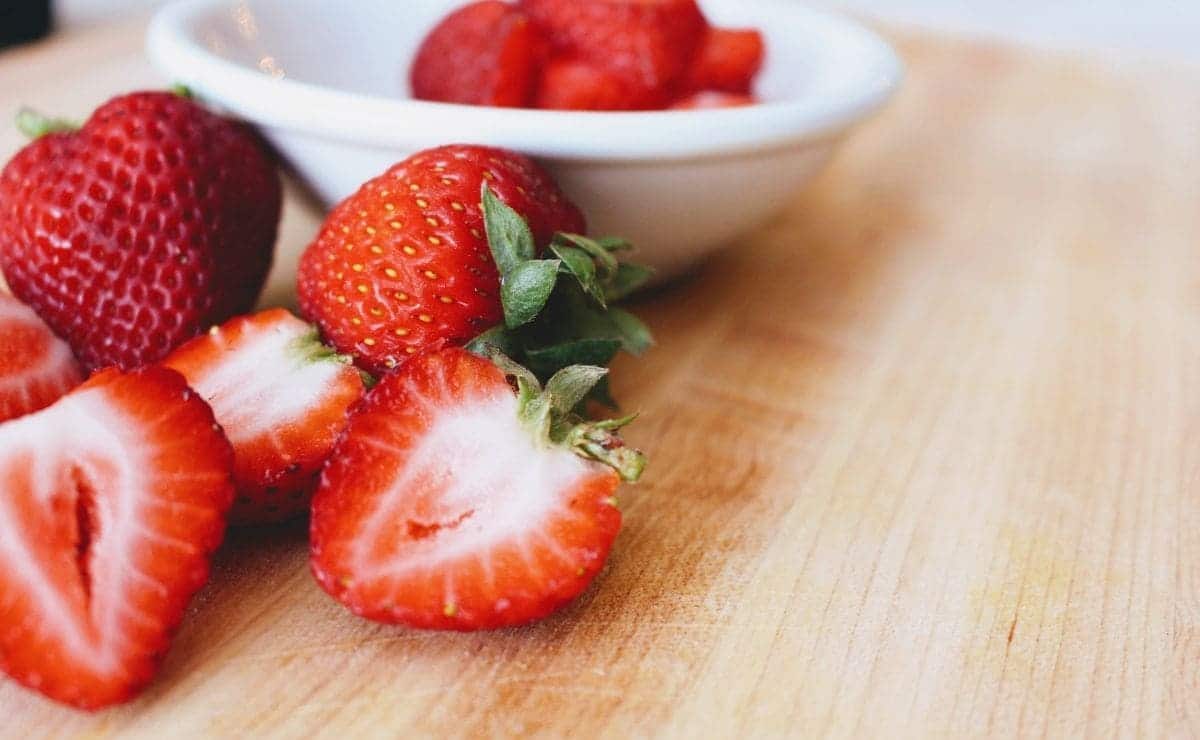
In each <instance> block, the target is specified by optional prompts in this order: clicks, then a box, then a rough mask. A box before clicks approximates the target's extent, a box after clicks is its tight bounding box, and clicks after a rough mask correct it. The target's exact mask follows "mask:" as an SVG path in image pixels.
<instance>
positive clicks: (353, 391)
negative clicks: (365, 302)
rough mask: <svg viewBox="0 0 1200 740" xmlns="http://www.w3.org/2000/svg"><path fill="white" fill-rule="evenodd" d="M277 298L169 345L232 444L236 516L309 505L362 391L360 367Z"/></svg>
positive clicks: (285, 512) (171, 362)
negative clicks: (263, 308)
mask: <svg viewBox="0 0 1200 740" xmlns="http://www.w3.org/2000/svg"><path fill="white" fill-rule="evenodd" d="M348 359H349V358H342V357H339V356H337V355H334V354H333V352H332V351H331V350H328V349H327V348H325V347H324V346H323V345H321V343H320V341H319V340H318V339H317V338H316V330H315V329H314V328H313V327H312V326H310V325H309V324H306V323H305V322H303V321H301V320H300V319H298V318H296V317H295V316H293V315H292V314H291V313H290V312H288V311H286V310H284V309H281V308H277V309H271V310H268V311H263V312H261V313H258V314H255V315H253V316H242V317H238V318H236V319H233V320H231V321H228V322H226V323H225V324H224V325H223V326H220V327H214V328H213V329H212V330H210V331H209V332H208V333H206V334H203V335H201V336H199V337H196V338H195V339H193V340H192V341H190V342H188V343H187V344H185V345H183V346H182V347H180V348H179V349H177V350H175V351H174V352H172V353H171V355H170V356H169V357H167V359H166V360H164V361H163V364H164V365H166V366H167V367H170V368H172V369H174V370H177V371H179V372H180V373H182V374H183V376H184V377H185V378H186V379H187V381H188V384H189V385H191V387H192V388H194V389H195V390H196V392H197V393H199V394H200V396H201V397H202V398H203V399H204V400H205V401H207V402H208V403H209V404H210V405H211V406H212V408H213V412H214V413H215V414H216V417H217V420H218V421H219V422H220V423H221V426H222V427H224V429H225V434H226V436H227V437H228V438H229V441H230V443H231V444H232V445H233V450H234V481H235V483H236V485H237V498H236V499H235V501H234V504H233V509H232V510H231V511H230V514H229V520H230V522H231V523H232V524H268V523H273V522H278V521H283V520H285V519H290V518H292V517H294V516H297V515H300V514H303V513H305V512H307V511H308V505H309V502H310V500H311V498H312V492H313V489H315V488H316V484H317V476H318V474H319V473H320V470H321V466H322V464H324V462H325V459H326V458H328V457H329V454H330V453H331V452H332V451H333V445H334V442H336V441H337V438H338V435H339V434H341V433H342V430H343V429H345V427H346V414H347V411H348V410H349V409H350V407H351V406H353V405H354V404H355V403H357V402H358V401H359V400H360V399H361V398H362V395H363V390H364V389H363V379H362V375H361V374H360V373H359V372H358V370H357V369H355V368H354V366H353V365H350V364H349V363H348Z"/></svg>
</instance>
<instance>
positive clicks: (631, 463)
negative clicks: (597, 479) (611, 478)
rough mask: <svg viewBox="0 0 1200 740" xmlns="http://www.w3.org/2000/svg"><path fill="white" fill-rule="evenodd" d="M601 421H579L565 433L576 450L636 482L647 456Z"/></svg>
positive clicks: (572, 447)
mask: <svg viewBox="0 0 1200 740" xmlns="http://www.w3.org/2000/svg"><path fill="white" fill-rule="evenodd" d="M604 426H605V425H604V424H603V422H601V423H600V424H580V425H579V426H577V427H575V428H574V429H572V430H571V432H570V433H569V434H568V435H567V445H568V446H569V447H570V448H571V449H572V450H574V451H575V454H577V455H580V456H582V457H586V458H590V459H592V460H595V461H596V462H600V463H604V464H605V465H607V466H609V467H610V468H612V469H613V470H615V471H617V474H618V475H620V476H621V480H623V481H625V482H626V483H636V482H637V481H638V479H639V478H641V477H642V471H643V470H645V468H646V456H645V455H644V454H642V452H641V451H640V450H635V449H634V448H632V447H628V446H626V444H625V440H623V439H621V438H620V437H618V436H617V435H616V434H613V433H612V432H611V431H609V430H608V429H605V428H604Z"/></svg>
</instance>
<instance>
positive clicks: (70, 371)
mask: <svg viewBox="0 0 1200 740" xmlns="http://www.w3.org/2000/svg"><path fill="white" fill-rule="evenodd" d="M81 382H83V371H82V370H81V369H80V368H79V363H77V362H76V361H75V357H74V356H73V355H72V354H71V348H70V347H69V346H67V343H66V342H64V341H63V340H61V339H59V338H58V337H56V336H55V335H54V332H52V331H50V327H48V326H46V324H45V323H43V322H42V320H41V319H39V318H38V316H37V314H35V313H34V312H33V309H32V308H29V307H28V306H26V305H25V304H23V303H21V302H20V301H18V300H17V299H16V298H13V297H12V296H8V295H5V294H4V293H0V421H5V420H7V419H13V418H16V417H18V416H23V415H25V414H29V413H32V412H34V411H37V410H38V409H42V408H45V407H46V406H49V405H50V404H52V403H54V402H55V401H57V400H58V399H59V397H61V396H62V395H63V394H64V393H66V392H67V391H69V390H71V389H72V388H74V387H75V386H77V385H79V384H80V383H81Z"/></svg>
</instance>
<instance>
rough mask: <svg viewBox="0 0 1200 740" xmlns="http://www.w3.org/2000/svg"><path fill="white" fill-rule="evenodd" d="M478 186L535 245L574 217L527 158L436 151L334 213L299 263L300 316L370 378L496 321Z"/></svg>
mask: <svg viewBox="0 0 1200 740" xmlns="http://www.w3.org/2000/svg"><path fill="white" fill-rule="evenodd" d="M484 182H486V183H487V185H488V187H489V188H490V189H491V190H492V191H493V192H494V193H495V194H496V196H497V197H498V198H499V199H501V200H502V201H503V202H504V203H506V204H508V205H509V206H511V207H512V208H513V209H515V210H516V211H518V212H519V213H521V214H523V215H524V216H525V217H526V218H527V219H528V221H529V224H530V227H531V228H532V231H533V234H534V239H535V241H536V242H537V244H539V245H544V244H546V243H547V242H548V241H549V240H550V239H551V237H552V236H553V235H554V233H555V232H556V231H582V230H583V228H584V224H583V216H582V214H580V212H579V209H578V208H576V207H575V205H574V204H572V203H571V202H570V201H568V200H567V198H566V196H564V195H563V194H562V191H560V190H559V189H558V186H557V185H555V184H554V181H553V180H551V179H550V176H549V175H547V174H546V173H545V172H544V171H542V169H541V168H540V167H538V166H537V165H535V164H534V163H533V162H532V161H531V160H529V159H528V158H526V157H523V156H521V155H518V154H513V153H511V152H505V151H502V150H499V149H488V148H484V147H477V146H446V147H441V148H438V149H431V150H428V151H425V152H421V153H419V154H416V155H414V156H413V157H411V158H409V159H407V160H405V161H403V162H401V163H399V164H397V165H396V166H395V167H393V168H391V169H390V170H388V171H387V172H386V173H385V174H384V175H382V176H380V177H378V178H375V179H374V180H371V181H370V182H368V183H367V184H366V185H364V186H363V187H362V189H361V190H359V191H358V193H356V194H355V195H353V196H351V197H350V198H349V199H347V200H346V201H344V202H342V203H341V205H339V206H337V208H335V209H334V211H333V213H331V214H330V216H329V218H328V219H326V221H325V224H324V225H323V226H322V228H321V232H320V234H318V236H317V239H316V241H315V242H313V244H312V245H311V246H309V247H308V249H307V250H306V251H305V253H304V255H303V257H302V258H301V260H300V268H299V276H298V292H299V296H300V306H301V308H302V310H303V313H304V315H305V316H307V317H308V318H309V319H311V320H313V321H315V322H316V323H317V324H318V325H320V327H321V330H322V331H323V332H324V334H325V336H326V337H327V338H328V339H329V341H330V342H331V343H332V344H333V345H334V346H335V347H337V348H338V350H339V351H341V352H343V353H346V354H350V355H354V356H356V357H358V358H360V360H361V364H362V365H363V366H364V367H366V368H367V369H368V370H370V371H372V372H375V373H382V372H385V371H387V370H389V369H392V368H394V367H396V366H398V365H399V364H401V362H403V361H404V360H405V359H407V358H408V356H409V355H411V354H415V353H417V352H418V351H421V350H424V349H427V348H430V347H437V346H441V345H444V344H462V343H464V342H466V341H467V340H469V339H471V338H472V337H474V336H476V335H477V334H479V333H481V332H483V331H484V330H485V329H488V328H490V327H492V326H493V325H494V324H496V323H497V322H499V321H500V320H501V319H502V318H503V316H504V312H503V306H502V305H501V297H500V275H499V273H498V271H497V268H496V265H495V263H494V262H493V261H492V256H491V254H490V252H489V245H488V239H487V236H486V234H485V230H486V225H485V224H484V216H483V212H482V207H481V205H480V197H479V193H480V187H481V185H482V184H483V183H484Z"/></svg>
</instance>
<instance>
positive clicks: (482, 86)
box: [410, 0, 550, 108]
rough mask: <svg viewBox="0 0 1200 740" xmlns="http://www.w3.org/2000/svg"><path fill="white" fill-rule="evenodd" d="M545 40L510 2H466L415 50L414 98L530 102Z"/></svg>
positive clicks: (544, 52) (502, 103)
mask: <svg viewBox="0 0 1200 740" xmlns="http://www.w3.org/2000/svg"><path fill="white" fill-rule="evenodd" d="M549 49H550V46H549V42H548V41H546V40H545V38H543V36H542V33H541V31H540V30H538V28H537V27H536V26H535V25H534V24H533V23H532V22H531V21H530V20H529V16H527V15H526V14H525V13H523V12H521V11H520V10H519V9H518V8H517V7H516V6H514V5H511V4H509V3H505V2H500V1H499V0H483V2H476V3H471V4H470V5H466V6H464V7H462V8H459V9H458V10H456V11H454V12H453V13H451V14H450V15H448V16H447V17H446V18H445V19H444V20H443V21H442V22H441V23H439V24H438V25H437V27H436V28H434V29H433V30H432V31H430V33H429V35H428V36H426V37H425V40H424V41H423V42H422V43H421V48H420V49H419V50H418V51H417V56H416V59H415V60H414V61H413V66H412V69H411V70H410V77H411V82H412V89H413V96H414V97H416V98H417V99H419V100H435V101H439V102H443V103H463V104H467V105H494V106H500V107H506V108H520V107H525V106H528V105H529V104H530V103H531V102H532V97H533V93H534V88H535V87H536V85H537V77H538V69H539V67H540V66H541V64H542V62H543V61H544V60H545V57H546V55H547V54H548V53H549Z"/></svg>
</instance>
